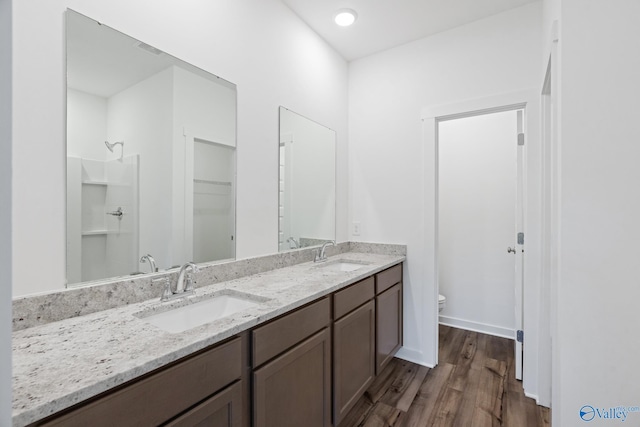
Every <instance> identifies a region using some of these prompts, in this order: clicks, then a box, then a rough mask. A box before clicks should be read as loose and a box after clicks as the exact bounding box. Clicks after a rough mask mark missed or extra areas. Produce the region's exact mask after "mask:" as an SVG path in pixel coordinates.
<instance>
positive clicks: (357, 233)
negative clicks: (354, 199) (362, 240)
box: [353, 221, 360, 236]
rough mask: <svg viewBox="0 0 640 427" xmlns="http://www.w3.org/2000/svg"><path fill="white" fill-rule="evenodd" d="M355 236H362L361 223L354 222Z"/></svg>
mask: <svg viewBox="0 0 640 427" xmlns="http://www.w3.org/2000/svg"><path fill="white" fill-rule="evenodd" d="M353 235H354V236H359V235H360V221H353Z"/></svg>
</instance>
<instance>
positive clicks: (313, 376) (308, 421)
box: [253, 298, 331, 427]
mask: <svg viewBox="0 0 640 427" xmlns="http://www.w3.org/2000/svg"><path fill="white" fill-rule="evenodd" d="M330 307H331V304H330V299H329V298H323V299H321V300H319V301H317V302H314V303H312V304H310V305H308V306H306V307H303V308H301V309H299V310H297V311H294V312H293V313H290V314H286V315H284V316H282V317H280V318H279V319H276V320H274V321H272V322H270V323H268V324H266V325H265V326H261V327H258V328H256V329H255V330H254V331H253V366H254V371H253V421H254V423H253V426H254V427H300V426H305V427H330V426H331V330H330V327H329V326H330V321H331V311H330ZM274 356H275V358H274ZM265 361H266V363H263V362H265Z"/></svg>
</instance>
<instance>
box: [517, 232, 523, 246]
mask: <svg viewBox="0 0 640 427" xmlns="http://www.w3.org/2000/svg"><path fill="white" fill-rule="evenodd" d="M518 244H519V245H524V233H518Z"/></svg>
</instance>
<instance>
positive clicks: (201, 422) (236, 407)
mask: <svg viewBox="0 0 640 427" xmlns="http://www.w3.org/2000/svg"><path fill="white" fill-rule="evenodd" d="M241 426H242V382H241V381H238V382H236V383H235V384H233V385H231V386H229V387H227V388H226V389H224V390H222V391H221V392H219V393H216V394H215V395H213V396H212V397H210V398H209V399H207V400H205V401H204V402H203V403H201V404H199V405H198V406H196V407H195V408H193V409H191V410H189V411H187V412H186V413H184V414H182V415H181V416H180V417H178V418H176V419H175V420H173V421H171V422H169V423H167V424H166V427H241Z"/></svg>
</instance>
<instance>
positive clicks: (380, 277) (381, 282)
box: [376, 264, 402, 295]
mask: <svg viewBox="0 0 640 427" xmlns="http://www.w3.org/2000/svg"><path fill="white" fill-rule="evenodd" d="M401 281H402V264H398V265H394V266H393V267H391V268H387V269H386V270H384V271H381V272H380V273H378V274H376V295H378V294H381V293H382V292H384V291H386V290H387V289H389V288H390V287H392V286H393V285H395V284H396V283H400V282H401Z"/></svg>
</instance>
